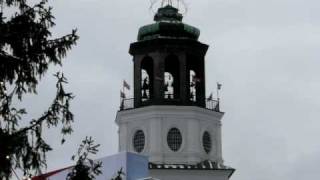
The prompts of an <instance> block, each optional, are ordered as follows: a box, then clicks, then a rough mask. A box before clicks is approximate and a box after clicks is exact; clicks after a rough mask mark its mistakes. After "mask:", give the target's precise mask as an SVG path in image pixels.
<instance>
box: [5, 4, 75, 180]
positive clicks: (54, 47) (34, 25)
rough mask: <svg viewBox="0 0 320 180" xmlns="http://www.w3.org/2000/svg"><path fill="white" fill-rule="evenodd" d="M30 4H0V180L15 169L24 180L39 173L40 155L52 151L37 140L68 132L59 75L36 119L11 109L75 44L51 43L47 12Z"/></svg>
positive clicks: (66, 39) (71, 40)
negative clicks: (54, 131) (48, 131)
mask: <svg viewBox="0 0 320 180" xmlns="http://www.w3.org/2000/svg"><path fill="white" fill-rule="evenodd" d="M32 2H33V4H32V5H31V3H30V2H27V0H0V5H1V11H0V180H8V179H10V177H12V175H13V174H12V173H13V170H17V169H20V170H22V171H23V173H24V174H26V175H27V174H29V173H31V172H35V173H41V169H42V168H43V167H45V166H46V153H47V152H48V151H51V150H52V148H51V147H50V145H49V144H47V142H46V141H45V139H44V138H43V135H42V130H43V129H44V128H51V127H57V126H61V127H62V129H61V133H62V134H63V135H66V134H70V133H71V132H72V128H71V123H72V122H73V114H72V112H71V111H70V101H71V100H72V99H73V95H72V93H68V92H66V91H65V90H64V85H65V84H66V83H67V79H66V78H65V77H64V75H63V74H62V73H57V74H56V75H55V76H56V78H57V83H56V95H55V97H54V98H53V100H52V104H50V105H48V108H47V110H46V111H45V112H44V113H43V115H42V116H41V117H35V118H33V119H25V115H26V113H27V112H26V110H25V109H24V108H17V106H14V104H17V103H18V102H21V101H23V98H24V95H26V94H36V93H37V91H36V90H37V85H38V83H39V81H40V79H41V77H43V76H44V75H45V74H46V72H47V71H48V68H49V67H50V65H62V59H63V58H64V57H65V56H66V53H67V51H68V50H70V49H71V47H72V46H73V45H75V43H76V41H77V39H78V36H77V35H76V30H72V32H71V33H70V34H67V35H65V36H62V37H58V38H54V37H52V33H51V31H50V30H51V28H52V27H53V26H55V23H54V16H53V15H52V8H51V7H49V6H48V2H47V0H39V1H38V2H36V3H34V2H35V0H34V1H32ZM13 102H14V103H13ZM21 121H27V123H26V122H24V123H23V124H27V125H26V126H22V125H21V124H22V123H21ZM62 142H64V138H63V139H62Z"/></svg>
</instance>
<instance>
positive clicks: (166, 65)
mask: <svg viewBox="0 0 320 180" xmlns="http://www.w3.org/2000/svg"><path fill="white" fill-rule="evenodd" d="M182 18H183V17H182V15H181V14H179V13H178V9H176V8H174V7H172V6H169V5H168V6H165V7H162V8H160V9H159V10H158V12H157V14H156V15H155V17H154V20H155V23H154V24H150V25H146V26H143V27H141V28H140V30H139V34H138V41H137V42H135V43H132V44H131V46H130V54H131V55H132V56H133V63H134V77H135V78H134V107H135V108H138V107H143V106H146V105H185V106H193V105H195V106H199V107H205V74H204V57H205V54H206V52H207V49H208V46H207V45H205V44H202V43H200V42H199V41H197V40H198V37H199V35H200V31H199V29H197V28H195V27H193V26H189V25H187V24H184V23H182Z"/></svg>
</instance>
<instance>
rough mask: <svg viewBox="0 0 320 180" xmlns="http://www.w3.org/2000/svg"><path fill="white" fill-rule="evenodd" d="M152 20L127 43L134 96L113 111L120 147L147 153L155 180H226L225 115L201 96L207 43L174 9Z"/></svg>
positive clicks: (228, 171)
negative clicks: (222, 130) (183, 21)
mask: <svg viewBox="0 0 320 180" xmlns="http://www.w3.org/2000/svg"><path fill="white" fill-rule="evenodd" d="M154 19H155V21H156V22H155V23H154V24H150V25H147V26H143V27H141V28H140V30H139V35H138V41H137V42H135V43H132V44H131V46H130V53H131V55H132V56H133V62H134V98H133V99H123V100H122V104H121V108H120V110H119V112H118V113H117V117H116V123H117V125H118V126H119V151H120V152H123V151H129V152H135V153H139V154H142V155H146V156H148V157H149V170H150V173H151V176H152V177H154V178H157V179H161V180H179V179H183V180H188V179H190V180H191V179H192V180H195V179H197V180H207V179H208V180H209V179H210V180H227V179H229V178H230V177H231V175H232V174H233V172H234V169H232V168H229V167H227V166H225V165H224V164H223V158H222V147H221V146H222V142H221V119H222V117H223V115H224V113H223V112H220V109H219V102H218V101H215V100H212V98H209V99H206V97H205V73H204V70H205V63H204V62H205V54H206V51H207V49H208V46H207V45H205V44H202V43H200V42H199V41H198V37H199V35H200V31H199V30H198V29H197V28H195V27H193V26H190V25H187V24H184V23H182V15H181V14H179V13H178V9H176V8H174V7H172V6H170V5H168V6H165V7H162V8H159V10H158V13H157V14H156V15H155V18H154Z"/></svg>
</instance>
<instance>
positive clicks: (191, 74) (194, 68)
mask: <svg viewBox="0 0 320 180" xmlns="http://www.w3.org/2000/svg"><path fill="white" fill-rule="evenodd" d="M202 71H204V61H203V58H201V57H197V56H193V55H188V56H187V73H188V75H187V78H188V81H187V82H188V83H189V87H188V93H189V101H190V102H191V103H196V104H198V105H201V106H202V105H203V104H204V101H205V99H204V97H205V92H204V89H205V87H204V86H205V84H204V81H205V79H204V73H202Z"/></svg>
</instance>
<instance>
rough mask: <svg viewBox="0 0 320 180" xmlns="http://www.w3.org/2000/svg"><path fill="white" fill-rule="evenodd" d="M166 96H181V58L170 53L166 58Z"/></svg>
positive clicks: (166, 97) (176, 97)
mask: <svg viewBox="0 0 320 180" xmlns="http://www.w3.org/2000/svg"><path fill="white" fill-rule="evenodd" d="M164 72H165V73H164V78H165V79H164V86H165V89H164V98H165V99H179V97H180V72H179V59H178V57H177V56H174V55H169V56H168V57H167V58H166V59H165V71H164Z"/></svg>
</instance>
